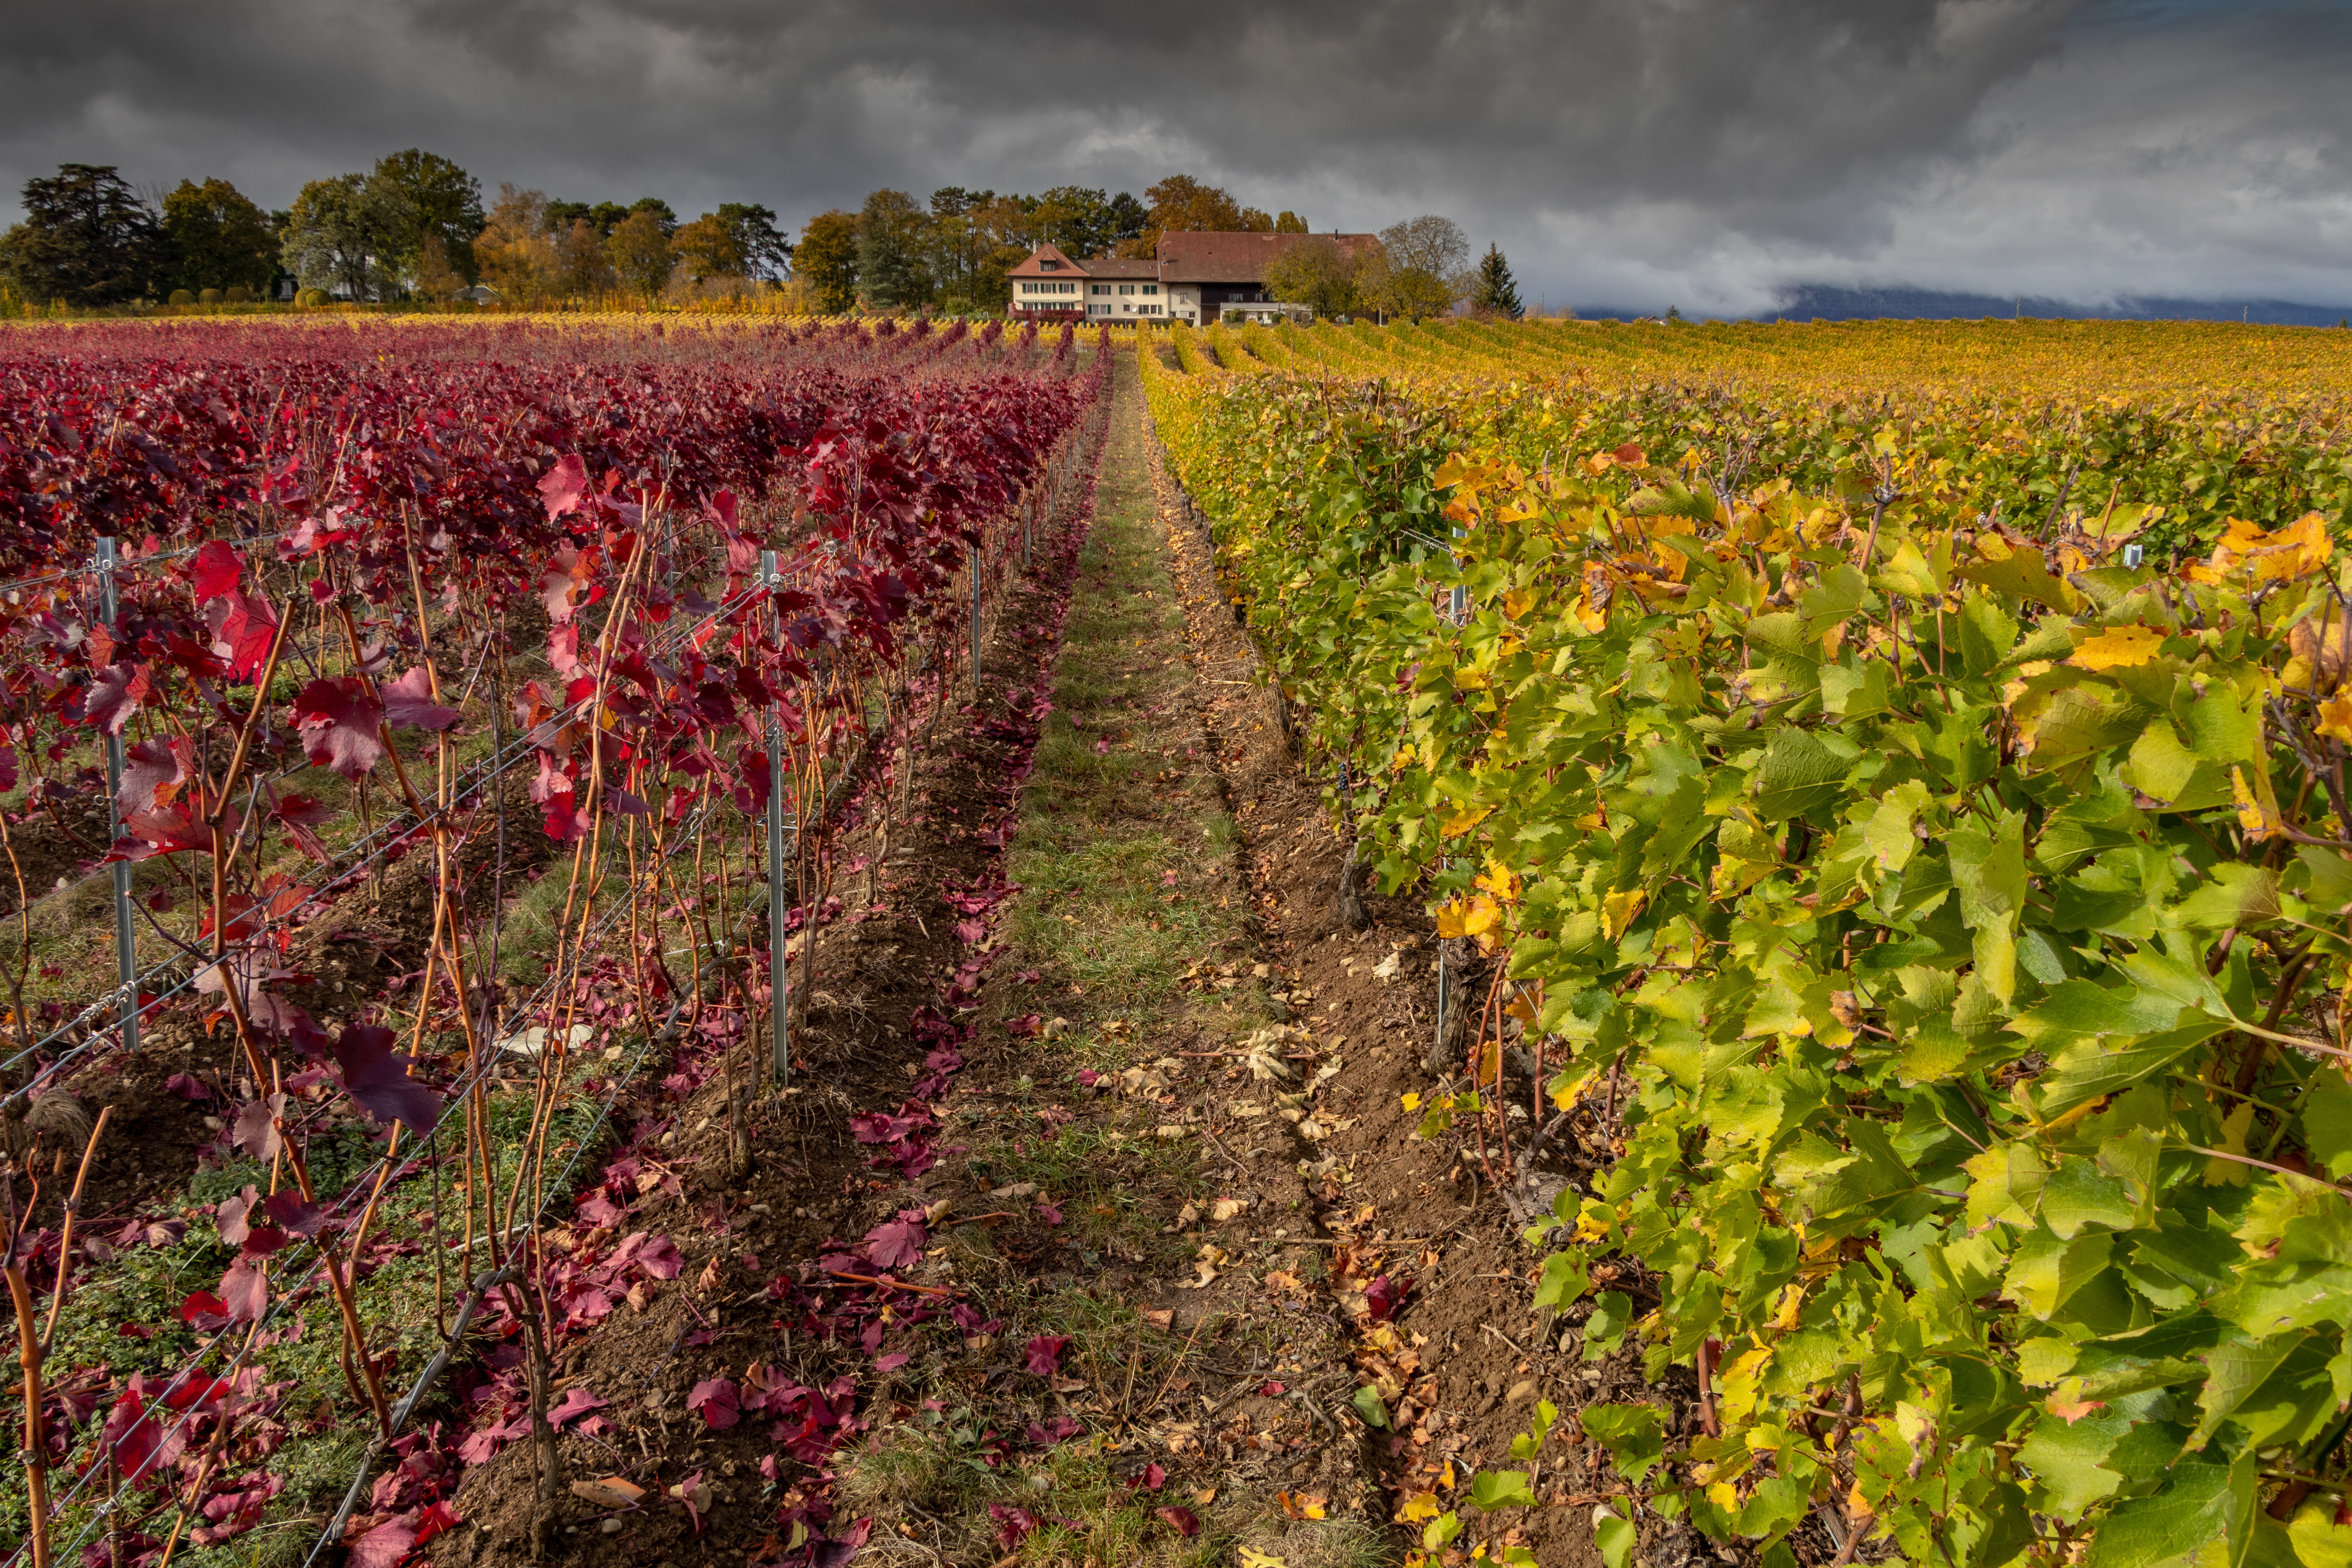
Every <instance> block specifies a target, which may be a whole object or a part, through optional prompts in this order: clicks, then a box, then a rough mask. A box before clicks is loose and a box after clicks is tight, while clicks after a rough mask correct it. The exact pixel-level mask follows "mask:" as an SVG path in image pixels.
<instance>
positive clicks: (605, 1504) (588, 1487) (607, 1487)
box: [572, 1476, 646, 1508]
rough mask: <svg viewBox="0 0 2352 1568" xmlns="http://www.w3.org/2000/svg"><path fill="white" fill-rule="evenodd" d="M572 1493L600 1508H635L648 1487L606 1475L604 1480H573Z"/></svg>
mask: <svg viewBox="0 0 2352 1568" xmlns="http://www.w3.org/2000/svg"><path fill="white" fill-rule="evenodd" d="M645 1495H646V1489H645V1488H643V1487H641V1486H639V1485H637V1484H636V1483H635V1481H630V1480H624V1479H622V1478H620V1477H619V1476H606V1477H605V1478H604V1479H602V1480H596V1481H574V1482H572V1496H573V1497H576V1498H578V1499H579V1500H581V1501H583V1502H587V1503H593V1504H594V1505H595V1506H596V1507H598V1508H634V1507H635V1505H636V1501H637V1500H638V1499H639V1498H642V1497H644V1496H645Z"/></svg>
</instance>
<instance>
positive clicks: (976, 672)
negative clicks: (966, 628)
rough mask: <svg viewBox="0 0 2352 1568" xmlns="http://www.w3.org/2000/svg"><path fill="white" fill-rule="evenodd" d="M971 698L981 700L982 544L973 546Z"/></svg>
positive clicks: (975, 700)
mask: <svg viewBox="0 0 2352 1568" xmlns="http://www.w3.org/2000/svg"><path fill="white" fill-rule="evenodd" d="M971 700H973V701H974V702H977V701H979V700H980V546H979V545H977V544H975V545H973V546H972V547H971Z"/></svg>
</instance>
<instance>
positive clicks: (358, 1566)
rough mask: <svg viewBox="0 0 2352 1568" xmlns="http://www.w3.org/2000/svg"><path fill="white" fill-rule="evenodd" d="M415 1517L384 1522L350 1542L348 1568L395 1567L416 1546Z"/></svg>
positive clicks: (411, 1515) (409, 1514) (405, 1515)
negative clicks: (350, 1549)
mask: <svg viewBox="0 0 2352 1568" xmlns="http://www.w3.org/2000/svg"><path fill="white" fill-rule="evenodd" d="M414 1521H415V1514H413V1513H404V1514H402V1515H401V1516H400V1517H399V1518H397V1519H388V1520H386V1521H383V1523H382V1524H379V1525H377V1526H376V1527H375V1528H374V1529H373V1530H371V1531H368V1532H367V1533H366V1534H365V1535H362V1536H361V1537H360V1538H359V1539H358V1540H357V1541H354V1542H352V1551H351V1555H350V1556H348V1557H346V1558H345V1559H344V1560H343V1561H344V1563H346V1564H347V1565H348V1568H398V1565H399V1564H400V1563H401V1562H402V1561H403V1560H404V1558H406V1557H407V1555H408V1554H409V1552H412V1551H414V1550H415V1546H416V1525H415V1522H414Z"/></svg>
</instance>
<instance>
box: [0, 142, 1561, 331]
mask: <svg viewBox="0 0 2352 1568" xmlns="http://www.w3.org/2000/svg"><path fill="white" fill-rule="evenodd" d="M24 206H25V212H26V216H25V219H24V221H23V222H21V223H19V224H17V225H16V226H15V227H14V228H12V229H10V230H9V231H8V232H7V234H6V235H5V236H0V284H5V286H6V287H7V288H8V289H10V290H11V291H12V292H14V293H15V294H16V295H17V296H18V297H20V298H23V299H26V300H31V301H33V302H35V303H39V304H48V303H51V302H60V303H63V304H66V305H68V306H79V307H90V306H107V305H118V304H123V303H128V302H131V301H135V300H163V299H166V298H168V299H170V300H172V301H173V302H174V303H189V302H194V301H195V300H203V301H204V302H206V303H210V302H214V301H215V300H221V301H226V302H232V303H233V302H237V301H240V300H257V299H268V298H273V297H276V296H278V295H279V294H281V293H282V292H284V291H285V286H286V285H288V284H289V283H290V284H292V285H293V286H295V287H297V288H299V289H303V290H306V291H316V292H315V293H314V294H312V295H311V296H310V297H311V298H313V299H316V300H324V299H325V298H328V297H338V296H339V297H341V298H345V299H351V300H449V299H452V298H454V297H456V296H457V293H458V291H459V290H460V289H467V288H470V287H472V286H474V285H476V284H486V285H488V287H489V288H490V289H493V290H495V291H496V293H497V295H498V297H499V299H500V300H503V301H506V302H508V303H510V304H516V305H523V306H546V305H555V304H562V303H567V302H583V303H584V302H588V301H593V300H599V299H604V298H609V297H611V296H614V295H626V296H631V297H635V298H638V299H642V300H645V301H646V302H647V303H649V304H650V303H656V302H659V301H662V300H680V299H694V298H708V297H709V296H711V295H713V294H718V293H740V292H745V291H750V290H754V289H786V290H788V291H790V292H792V293H794V294H797V295H799V296H800V299H799V300H796V301H794V303H797V304H799V305H801V306H802V307H803V308H805V309H809V310H822V311H824V312H827V313H831V314H838V313H842V312H845V311H849V310H860V309H864V310H920V309H934V310H945V311H954V312H971V311H999V310H1003V309H1005V308H1006V306H1007V305H1008V303H1009V302H1010V300H1011V294H1012V287H1011V284H1010V283H1009V281H1008V280H1007V277H1006V275H1007V273H1009V272H1010V270H1011V269H1012V268H1013V267H1015V266H1017V265H1018V264H1019V263H1020V262H1021V261H1022V259H1023V258H1025V257H1027V256H1028V255H1029V254H1030V253H1031V252H1032V251H1034V249H1036V248H1037V247H1039V246H1041V245H1053V246H1055V247H1059V248H1060V249H1061V250H1062V251H1064V252H1065V253H1066V254H1067V255H1069V256H1070V257H1072V258H1075V259H1078V260H1088V259H1092V258H1097V257H1101V256H1121V257H1129V258H1147V259H1148V258H1150V257H1153V256H1155V255H1157V254H1158V251H1159V245H1160V236H1161V235H1162V234H1164V233H1168V232H1171V231H1178V232H1185V231H1225V232H1236V231H1237V232H1244V233H1286V234H1299V235H1305V234H1307V232H1308V230H1307V223H1306V220H1305V219H1303V218H1301V217H1300V216H1298V215H1297V214H1296V213H1293V212H1281V213H1277V214H1274V215H1271V216H1269V215H1268V214H1266V213H1265V212H1263V211H1261V210H1259V209H1258V208H1255V207H1253V206H1249V205H1244V203H1242V202H1240V201H1239V200H1237V199H1236V198H1234V195H1232V194H1231V193H1229V192H1227V191H1225V190H1223V189H1221V188H1219V187H1217V186H1215V185H1212V184H1207V183H1205V182H1203V181H1201V180H1199V179H1196V178H1194V177H1193V176H1192V175H1190V174H1171V175H1169V176H1168V177H1167V178H1165V179H1162V180H1160V181H1159V182H1157V183H1156V184H1151V185H1150V186H1147V187H1146V188H1145V191H1144V194H1143V195H1142V197H1141V198H1138V197H1137V196H1135V195H1132V194H1130V193H1129V192H1125V191H1121V192H1119V193H1118V194H1117V195H1110V194H1109V193H1108V192H1106V191H1103V190H1099V189H1095V188H1090V187H1086V186H1077V185H1058V186H1055V187H1053V188H1052V189H1049V190H1046V191H1045V192H1043V193H1042V194H1040V195H998V194H997V193H996V192H994V191H991V190H970V189H966V188H964V187H962V186H960V185H948V186H943V187H941V188H940V189H939V190H936V191H934V192H932V193H931V195H930V198H929V201H928V202H920V201H918V200H917V199H916V198H915V197H913V196H912V195H908V193H906V192H904V191H898V190H891V189H883V190H877V191H876V192H874V193H873V194H872V195H868V196H867V197H866V201H865V203H864V205H862V206H860V207H859V208H858V210H857V211H856V212H850V211H847V210H845V209H841V208H836V209H834V210H831V211H828V212H823V213H819V214H818V215H816V216H814V217H813V218H811V219H810V220H809V221H808V223H807V225H806V226H805V227H804V228H803V230H802V233H801V237H800V238H799V241H798V242H797V243H796V244H795V243H793V242H791V241H789V240H788V239H787V238H786V237H785V236H784V234H783V233H782V231H781V230H780V229H779V228H778V227H777V219H776V214H775V213H774V212H773V211H772V210H771V209H769V208H768V207H765V206H761V205H758V204H756V203H750V202H726V203H722V204H720V205H719V207H718V208H717V209H716V210H715V211H712V212H708V213H704V214H703V215H702V216H699V217H698V218H695V219H694V220H693V221H692V222H682V221H680V219H679V218H678V216H677V214H676V213H675V212H674V211H672V210H671V208H670V206H669V205H668V204H667V202H664V201H662V200H660V199H659V198H657V197H653V196H646V197H643V198H641V199H639V200H637V201H635V202H634V203H631V204H629V205H625V206H624V205H621V204H620V203H618V202H612V201H605V202H598V203H594V204H590V203H586V202H577V201H567V200H562V199H554V198H551V197H549V196H548V195H546V193H544V192H542V191H537V190H522V189H518V188H517V187H515V186H513V185H511V184H504V185H501V186H500V187H499V194H498V196H497V198H496V200H494V201H493V202H491V203H490V204H489V205H488V206H487V207H486V206H485V205H484V204H483V199H482V191H481V184H480V182H478V180H477V179H475V177H474V176H473V175H472V174H468V173H467V171H466V170H464V169H463V168H460V167H459V166H458V165H457V163H453V162H451V161H450V160H449V159H447V158H445V157H442V156H440V155H439V154H437V153H427V152H425V151H423V150H421V149H418V148H410V149H407V150H406V151H404V152H400V153H391V154H389V155H387V156H385V157H383V158H381V159H378V160H377V162H376V163H375V166H374V167H373V169H372V170H370V171H368V172H367V173H364V174H360V173H353V174H339V175H335V176H333V177H331V178H329V179H322V180H313V181H311V182H310V184H306V185H304V186H303V187H302V189H301V191H300V193H299V195H297V196H296V197H295V198H294V204H293V205H292V206H291V207H289V208H287V209H285V210H283V211H278V212H268V211H264V210H263V209H262V208H261V207H260V206H259V205H257V204H256V203H255V202H253V201H252V200H250V199H249V198H248V197H247V196H246V195H244V194H243V193H242V192H240V191H238V190H237V189H236V186H235V185H233V184H230V183H229V182H227V181H226V180H222V179H206V180H205V181H203V182H202V183H201V184H199V183H197V182H195V181H193V180H183V181H181V182H180V184H179V185H178V186H177V187H176V188H175V189H173V190H172V191H171V192H169V193H168V194H166V195H163V196H162V197H161V198H160V199H151V198H150V197H148V196H145V195H142V194H141V193H140V192H138V191H137V190H135V189H134V188H133V187H132V186H131V184H130V183H129V182H128V181H126V180H124V179H123V178H122V176H121V173H120V172H119V171H118V170H117V169H115V168H113V167H111V166H108V165H103V164H89V163H68V164H64V165H62V166H60V167H59V169H58V173H57V174H55V175H53V176H47V177H43V178H36V179H32V180H28V181H26V184H25V187H24ZM1268 283H1269V287H1270V289H1272V291H1273V293H1274V294H1275V296H1276V298H1277V299H1281V300H1290V301H1294V302H1297V303H1303V304H1307V305H1309V306H1311V307H1313V308H1314V309H1315V310H1317V311H1318V313H1320V314H1325V315H1347V314H1353V313H1359V312H1363V313H1380V314H1384V315H1401V316H1407V317H1411V318H1412V319H1415V320H1418V319H1420V318H1421V317H1423V316H1426V315H1431V314H1436V313H1441V312H1443V311H1445V310H1452V309H1454V307H1455V306H1456V305H1457V304H1460V303H1463V302H1465V301H1466V302H1468V303H1469V304H1471V305H1472V306H1473V307H1474V308H1477V309H1480V310H1488V311H1492V312H1494V313H1497V314H1502V315H1511V316H1516V315H1517V314H1519V313H1520V306H1519V301H1518V297H1517V289H1516V288H1515V286H1514V285H1513V283H1512V281H1511V277H1510V270H1509V268H1508V266H1507V264H1506V263H1505V261H1504V259H1503V257H1502V254H1501V252H1500V251H1499V250H1496V248H1494V247H1491V246H1490V247H1488V250H1487V254H1486V259H1485V261H1484V262H1483V263H1481V264H1480V265H1478V266H1476V267H1473V266H1472V265H1471V264H1470V250H1469V242H1468V240H1467V239H1466V238H1465V236H1464V235H1463V232H1462V229H1461V227H1460V226H1459V225H1457V224H1455V223H1454V222H1453V220H1451V219H1450V218H1444V217H1439V216H1423V217H1418V218H1411V219H1407V220H1406V221H1404V222H1402V223H1399V224H1396V225H1394V226H1391V227H1390V228H1388V229H1386V230H1383V231H1382V232H1381V235H1380V237H1379V240H1378V243H1377V244H1376V245H1373V246H1371V247H1359V248H1355V249H1342V247H1340V246H1339V244H1338V243H1337V242H1336V241H1334V240H1332V239H1329V238H1328V237H1314V238H1310V239H1308V240H1307V241H1305V242H1303V243H1302V244H1300V245H1298V246H1297V247H1292V248H1291V249H1290V250H1288V251H1287V252H1286V254H1285V255H1284V256H1282V257H1280V258H1277V260H1276V265H1275V267H1274V268H1273V270H1272V271H1271V273H1270V274H1269V278H1268Z"/></svg>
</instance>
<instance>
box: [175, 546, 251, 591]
mask: <svg viewBox="0 0 2352 1568" xmlns="http://www.w3.org/2000/svg"><path fill="white" fill-rule="evenodd" d="M244 576H245V562H244V560H243V559H242V558H241V557H239V556H238V554H237V552H236V546H235V545H233V544H231V543H229V542H228V541H226V540H225V539H208V540H206V541H205V542H204V545H203V547H202V548H200V549H199V550H197V552H196V558H195V560H194V563H192V564H191V567H190V571H189V579H190V581H191V582H192V583H194V585H195V590H196V597H197V599H198V600H199V601H202V600H206V599H217V598H219V597H220V596H221V595H224V594H226V593H229V592H230V591H232V590H233V589H235V588H236V585H237V584H238V582H239V581H240V580H242V579H243V578H244Z"/></svg>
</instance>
